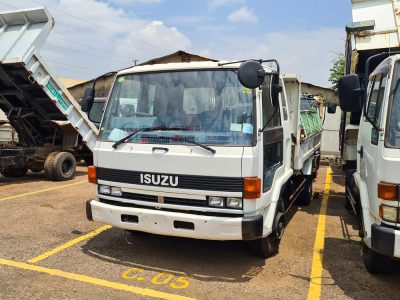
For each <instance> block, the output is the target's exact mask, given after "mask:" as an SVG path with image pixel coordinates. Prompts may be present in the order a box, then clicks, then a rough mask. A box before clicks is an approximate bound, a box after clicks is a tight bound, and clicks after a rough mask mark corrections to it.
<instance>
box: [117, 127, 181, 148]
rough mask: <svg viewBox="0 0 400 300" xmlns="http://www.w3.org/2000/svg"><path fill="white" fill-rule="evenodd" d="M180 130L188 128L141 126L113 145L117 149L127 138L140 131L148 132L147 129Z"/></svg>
mask: <svg viewBox="0 0 400 300" xmlns="http://www.w3.org/2000/svg"><path fill="white" fill-rule="evenodd" d="M178 130H183V131H187V129H186V128H184V127H144V128H140V129H137V130H135V131H133V132H131V133H130V134H128V135H127V136H126V137H123V138H122V139H120V140H118V141H116V142H115V143H114V144H113V145H112V147H113V148H114V149H117V148H118V146H119V145H121V144H123V143H125V142H126V141H127V140H129V139H130V138H131V137H133V136H135V135H136V134H137V133H139V132H146V131H178Z"/></svg>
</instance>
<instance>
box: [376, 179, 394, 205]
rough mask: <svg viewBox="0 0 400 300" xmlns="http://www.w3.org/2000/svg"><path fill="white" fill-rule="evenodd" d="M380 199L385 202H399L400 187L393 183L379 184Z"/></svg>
mask: <svg viewBox="0 0 400 300" xmlns="http://www.w3.org/2000/svg"><path fill="white" fill-rule="evenodd" d="M378 197H379V198H381V199H383V200H392V201H395V200H398V186H397V185H396V184H393V183H387V182H380V183H378Z"/></svg>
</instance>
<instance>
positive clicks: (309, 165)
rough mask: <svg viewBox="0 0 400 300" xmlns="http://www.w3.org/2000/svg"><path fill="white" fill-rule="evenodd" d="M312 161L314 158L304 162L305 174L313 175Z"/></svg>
mask: <svg viewBox="0 0 400 300" xmlns="http://www.w3.org/2000/svg"><path fill="white" fill-rule="evenodd" d="M312 161H313V158H309V159H307V160H306V161H305V162H304V165H303V168H302V169H301V172H302V173H303V175H311V173H312Z"/></svg>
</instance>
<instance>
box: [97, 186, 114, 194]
mask: <svg viewBox="0 0 400 300" xmlns="http://www.w3.org/2000/svg"><path fill="white" fill-rule="evenodd" d="M110 192H111V188H110V186H108V185H99V193H100V194H103V195H110Z"/></svg>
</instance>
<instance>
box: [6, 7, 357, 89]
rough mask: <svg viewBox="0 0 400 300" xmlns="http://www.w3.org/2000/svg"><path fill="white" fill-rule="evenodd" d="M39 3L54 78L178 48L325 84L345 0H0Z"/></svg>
mask: <svg viewBox="0 0 400 300" xmlns="http://www.w3.org/2000/svg"><path fill="white" fill-rule="evenodd" d="M40 6H46V7H47V8H48V10H49V11H50V13H51V14H52V16H53V17H54V19H55V27H54V30H53V32H52V33H51V35H50V37H49V39H48V40H47V41H46V44H45V46H44V47H43V48H42V49H41V50H40V51H41V54H42V56H43V58H44V59H45V60H46V61H47V62H48V63H49V64H50V66H51V67H52V68H53V69H54V71H55V72H56V74H57V75H58V76H60V77H69V78H75V79H92V78H95V77H97V76H99V75H101V74H103V73H106V72H109V71H114V70H118V69H122V68H125V67H128V66H131V65H133V64H134V61H135V60H137V61H138V63H141V62H144V61H146V60H149V59H152V58H155V57H160V56H164V55H167V54H170V53H172V52H175V51H178V50H184V51H187V52H190V53H194V54H198V55H203V56H207V57H211V58H214V59H219V60H243V59H260V58H262V59H270V58H275V59H278V61H279V63H280V65H281V70H282V72H283V73H287V74H298V75H300V76H301V78H302V80H303V81H305V82H309V83H313V84H317V85H322V86H326V87H329V86H331V84H330V82H329V81H328V78H329V69H330V67H331V65H332V59H334V58H335V57H337V55H338V54H339V53H343V52H344V44H345V30H344V29H345V26H346V24H348V23H349V22H351V1H350V0H339V1H337V0H335V1H327V0H325V1H321V0H307V1H298V0H297V1H295V0H286V1H272V0H12V1H11V0H0V10H2V11H3V10H13V9H21V8H33V7H40Z"/></svg>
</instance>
